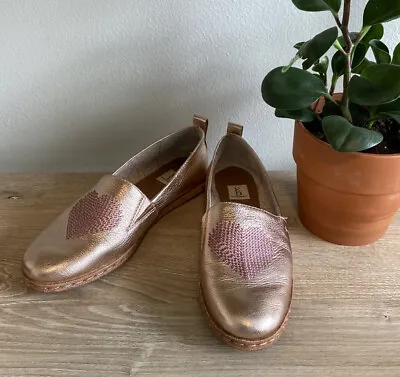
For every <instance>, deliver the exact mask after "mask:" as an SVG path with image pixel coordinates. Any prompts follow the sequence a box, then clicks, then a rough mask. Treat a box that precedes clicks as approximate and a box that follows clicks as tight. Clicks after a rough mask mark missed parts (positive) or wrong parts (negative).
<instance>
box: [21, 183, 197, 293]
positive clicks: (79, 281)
mask: <svg viewBox="0 0 400 377" xmlns="http://www.w3.org/2000/svg"><path fill="white" fill-rule="evenodd" d="M203 192H204V183H203V184H201V185H199V186H197V187H196V188H194V189H193V190H191V191H189V192H187V193H186V194H184V195H182V196H181V197H179V198H178V199H177V200H175V201H174V202H172V203H171V204H170V205H168V206H166V207H165V208H164V209H162V210H161V211H160V213H159V215H158V216H157V218H156V219H155V221H153V222H152V223H151V224H149V226H148V227H147V228H146V229H145V230H144V231H143V234H142V235H141V236H140V238H139V240H138V241H137V242H136V243H135V244H134V245H133V246H132V247H130V248H129V249H128V250H127V251H126V252H125V253H124V254H123V255H121V256H120V257H118V258H117V259H115V260H114V261H113V262H112V263H109V264H107V265H105V266H102V267H100V268H97V269H96V270H93V271H91V272H90V273H87V274H85V275H81V276H80V277H79V278H76V279H70V280H65V281H61V282H57V283H51V282H48V283H43V282H38V281H35V280H31V279H29V278H28V277H27V276H25V274H24V272H23V271H22V275H23V278H24V280H25V283H26V285H27V286H28V287H31V288H33V289H34V290H36V291H39V292H43V293H55V292H62V291H67V290H69V289H72V288H76V287H79V286H82V285H85V284H88V283H91V282H92V281H95V280H98V279H100V278H101V277H103V276H105V275H107V274H109V273H110V272H112V271H114V270H115V269H117V268H118V267H120V266H121V265H123V264H124V263H125V262H126V261H127V260H128V259H130V258H131V257H132V256H133V254H134V253H135V251H136V250H137V249H138V247H139V246H140V244H141V243H142V241H143V239H144V237H145V236H146V234H147V232H148V231H149V230H150V229H151V228H152V227H153V226H154V225H155V224H156V223H157V222H158V221H159V220H160V219H161V218H163V217H164V216H165V215H166V214H168V213H169V212H171V211H173V210H174V209H176V208H178V207H180V206H181V205H182V204H184V203H186V202H188V201H190V200H191V199H193V198H195V197H196V196H198V195H200V194H201V193H203Z"/></svg>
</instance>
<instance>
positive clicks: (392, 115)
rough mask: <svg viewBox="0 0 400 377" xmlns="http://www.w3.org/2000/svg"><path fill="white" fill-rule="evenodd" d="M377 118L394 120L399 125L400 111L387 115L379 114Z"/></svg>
mask: <svg viewBox="0 0 400 377" xmlns="http://www.w3.org/2000/svg"><path fill="white" fill-rule="evenodd" d="M377 117H380V118H392V119H394V120H395V121H396V122H397V123H400V111H394V110H393V111H391V112H387V113H379V114H377Z"/></svg>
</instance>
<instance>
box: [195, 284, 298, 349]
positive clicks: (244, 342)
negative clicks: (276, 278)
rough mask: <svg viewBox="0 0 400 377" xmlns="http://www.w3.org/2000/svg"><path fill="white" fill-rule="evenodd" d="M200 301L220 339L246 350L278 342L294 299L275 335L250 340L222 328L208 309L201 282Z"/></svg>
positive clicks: (213, 331)
mask: <svg viewBox="0 0 400 377" xmlns="http://www.w3.org/2000/svg"><path fill="white" fill-rule="evenodd" d="M292 297H293V285H292ZM199 301H200V307H201V309H202V311H203V313H204V315H205V317H206V319H207V323H208V325H209V327H210V328H211V331H212V333H213V334H214V335H215V337H216V338H217V339H218V340H220V341H221V342H222V343H225V344H227V345H228V346H231V347H233V348H236V349H239V350H244V351H259V350H262V349H264V348H267V347H268V346H270V345H271V344H272V343H274V342H276V341H277V340H278V338H279V337H280V335H281V334H282V332H283V330H284V329H285V327H286V324H287V322H288V320H289V314H290V307H291V304H292V299H291V301H290V306H289V309H288V312H287V313H286V316H285V319H284V320H283V322H282V324H281V326H280V327H279V329H278V330H277V331H276V332H275V333H274V334H273V335H271V336H270V337H268V338H263V339H255V340H249V339H244V338H239V337H236V336H234V335H232V334H230V333H228V332H226V331H225V330H224V329H222V328H221V327H220V326H219V325H218V324H217V323H216V321H215V320H214V319H213V317H212V316H211V314H210V312H209V310H208V309H207V305H206V303H205V300H204V296H203V292H202V289H201V285H200V284H199Z"/></svg>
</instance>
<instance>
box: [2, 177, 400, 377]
mask: <svg viewBox="0 0 400 377" xmlns="http://www.w3.org/2000/svg"><path fill="white" fill-rule="evenodd" d="M99 177H100V175H99V174H55V175H0V375H1V376H4V377H11V376H43V377H44V376H86V377H91V376H96V377H102V376H107V377H113V376H116V377H119V376H159V375H161V374H162V375H164V376H222V377H225V376H226V377H228V376H232V375H234V376H246V377H247V376H249V375H251V376H263V377H264V376H268V377H286V376H290V377H293V376H298V377H303V376H304V377H310V376H321V377H343V376H352V377H376V376H380V377H389V376H390V377H392V376H393V377H394V376H399V373H400V372H399V371H400V357H399V356H398V351H399V349H400V253H399V249H400V216H399V215H398V216H396V218H395V220H394V222H393V225H392V226H391V227H390V229H389V230H388V232H387V234H386V236H385V237H384V238H383V239H382V240H380V241H378V242H377V243H375V244H374V245H370V246H366V247H354V248H350V247H340V246H335V245H331V244H328V243H326V242H323V241H321V240H319V239H317V238H316V237H314V236H313V235H311V234H310V233H308V232H307V231H306V230H305V229H304V228H303V227H302V225H301V223H300V221H299V219H298V217H297V214H296V196H295V189H296V187H295V177H294V175H293V174H291V173H273V174H272V179H273V182H274V187H275V189H276V193H277V196H278V199H279V202H280V203H281V207H282V212H283V213H284V215H285V216H287V217H289V221H288V223H289V230H290V234H291V240H292V246H293V253H294V254H293V255H294V266H295V295H294V302H293V311H292V315H291V319H290V321H289V324H288V326H287V328H286V330H285V332H284V334H283V335H282V337H281V339H280V340H279V341H278V343H276V344H275V345H273V346H272V347H270V348H268V349H266V350H264V351H259V352H251V353H249V352H243V351H237V350H234V349H231V348H229V347H228V346H226V345H223V344H220V343H219V342H218V341H217V340H216V339H215V338H214V337H213V335H212V334H211V332H210V331H209V329H208V327H207V324H206V322H205V320H204V319H203V317H202V315H201V312H200V309H199V305H198V303H197V286H198V275H197V270H198V266H197V261H198V251H199V240H200V221H201V216H202V214H203V208H204V198H203V197H198V198H196V199H194V200H193V201H191V202H190V203H187V204H185V205H184V206H182V207H180V208H178V209H177V210H175V211H174V212H172V213H171V214H169V215H167V216H166V217H165V218H163V219H162V220H161V221H160V222H159V223H158V224H157V225H156V226H155V227H154V228H153V229H152V230H151V231H150V233H149V234H148V235H147V237H146V238H145V240H144V242H143V244H142V245H141V247H140V248H139V250H138V251H137V253H136V254H135V256H134V257H133V258H132V259H131V260H130V261H128V262H127V263H126V264H125V265H124V266H123V267H121V268H120V269H118V270H117V271H115V272H113V273H111V274H110V275H108V276H106V277H105V278H103V279H101V280H99V281H97V282H94V283H92V284H89V285H87V286H85V287H82V288H78V289H75V290H73V291H70V292H65V293H59V294H47V295H45V294H40V293H36V292H34V291H31V290H28V289H27V288H26V287H25V286H24V284H23V281H22V277H21V271H20V264H21V258H22V256H23V253H24V251H25V249H26V248H27V246H28V245H29V243H30V242H31V241H32V240H33V239H34V238H35V236H36V235H37V234H38V233H39V232H40V231H41V230H42V229H43V228H44V227H45V226H46V225H47V224H49V223H50V222H51V220H52V219H53V218H54V217H55V216H56V215H57V213H59V212H60V211H62V210H63V209H64V208H65V207H66V206H67V205H69V204H70V203H71V202H73V201H74V200H75V199H76V198H77V197H79V196H80V195H81V194H82V193H84V192H85V191H86V190H87V189H89V188H90V187H91V186H92V185H93V184H94V183H95V182H96V181H97V180H98V179H99Z"/></svg>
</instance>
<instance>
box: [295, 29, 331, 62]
mask: <svg viewBox="0 0 400 377" xmlns="http://www.w3.org/2000/svg"><path fill="white" fill-rule="evenodd" d="M337 36H338V29H337V27H332V28H330V29H328V30H325V31H323V32H322V33H319V34H317V35H316V36H315V37H314V38H312V39H310V40H309V41H307V42H306V43H304V44H303V45H302V46H301V47H300V48H299V51H298V55H299V56H300V57H301V58H302V59H306V60H305V61H304V62H303V69H309V68H310V67H311V66H312V65H313V64H314V63H315V62H317V61H318V59H319V58H320V57H321V56H322V55H324V54H325V53H326V52H327V51H328V50H329V49H330V48H331V46H332V45H333V43H334V42H335V41H336V38H337Z"/></svg>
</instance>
